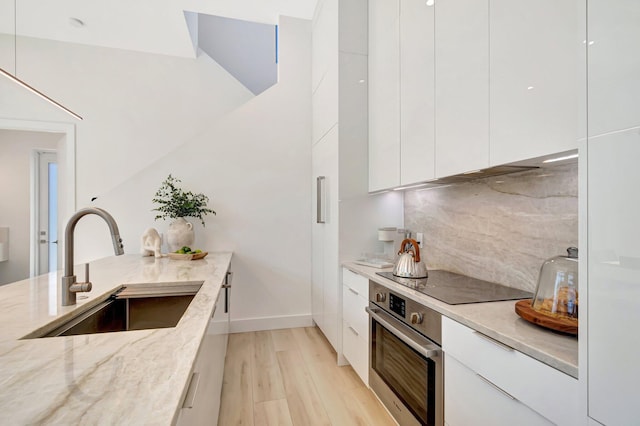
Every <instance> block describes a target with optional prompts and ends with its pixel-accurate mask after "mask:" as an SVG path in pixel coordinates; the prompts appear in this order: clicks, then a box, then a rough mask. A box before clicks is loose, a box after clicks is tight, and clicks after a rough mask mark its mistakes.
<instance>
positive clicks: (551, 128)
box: [489, 0, 584, 165]
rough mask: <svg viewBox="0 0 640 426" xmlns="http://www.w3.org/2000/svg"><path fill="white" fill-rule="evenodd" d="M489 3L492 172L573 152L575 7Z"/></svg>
mask: <svg viewBox="0 0 640 426" xmlns="http://www.w3.org/2000/svg"><path fill="white" fill-rule="evenodd" d="M490 3H491V8H490V10H491V12H490V17H489V23H490V34H491V36H490V70H491V74H490V83H489V87H490V101H489V104H490V108H491V115H490V131H489V133H490V135H491V142H490V148H491V150H490V164H491V165H499V164H505V163H509V162H513V161H518V160H524V159H528V158H533V157H539V156H542V155H547V154H553V153H556V152H562V151H568V150H571V149H576V148H577V147H578V142H577V139H578V135H577V128H578V90H579V89H580V90H584V87H578V82H579V81H581V79H579V78H578V77H579V70H580V68H579V65H580V64H579V63H578V56H579V52H580V48H581V47H582V48H584V47H583V46H584V45H583V44H582V42H583V39H582V38H581V36H580V34H579V33H578V16H579V13H578V7H579V2H577V1H575V0H538V1H534V2H532V1H528V0H490Z"/></svg>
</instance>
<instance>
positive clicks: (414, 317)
mask: <svg viewBox="0 0 640 426" xmlns="http://www.w3.org/2000/svg"><path fill="white" fill-rule="evenodd" d="M423 320H424V317H423V316H422V314H421V313H419V312H411V324H422V321H423Z"/></svg>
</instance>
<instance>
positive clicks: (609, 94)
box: [587, 0, 640, 136]
mask: <svg viewBox="0 0 640 426" xmlns="http://www.w3.org/2000/svg"><path fill="white" fill-rule="evenodd" d="M587 4H588V12H587V14H588V17H589V19H588V24H587V30H588V34H589V37H588V50H589V52H588V53H589V55H588V58H589V62H588V66H589V74H588V76H589V91H588V93H589V136H597V135H601V134H605V133H608V132H612V131H616V130H624V129H630V128H633V127H637V126H640V102H638V99H640V78H638V76H639V75H640V56H639V55H638V51H640V24H639V22H640V2H638V1H637V0H589V1H588V3H587Z"/></svg>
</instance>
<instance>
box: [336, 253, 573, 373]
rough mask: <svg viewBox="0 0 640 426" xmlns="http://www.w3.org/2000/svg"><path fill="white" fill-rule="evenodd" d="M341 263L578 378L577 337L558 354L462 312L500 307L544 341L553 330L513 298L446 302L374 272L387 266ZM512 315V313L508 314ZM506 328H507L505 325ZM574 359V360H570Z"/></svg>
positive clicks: (490, 309)
mask: <svg viewBox="0 0 640 426" xmlns="http://www.w3.org/2000/svg"><path fill="white" fill-rule="evenodd" d="M342 266H343V267H345V268H347V269H349V270H350V271H352V272H354V273H356V274H359V275H362V276H364V277H366V278H368V279H370V280H373V281H375V282H376V283H378V284H381V285H384V286H385V287H387V288H389V289H392V290H394V291H396V292H398V293H400V294H402V295H404V296H406V297H408V298H410V299H413V300H415V301H418V302H420V303H422V304H424V305H426V306H427V307H429V308H432V309H434V310H436V311H438V312H439V313H441V314H442V315H445V316H446V317H448V318H450V319H452V320H455V321H457V322H459V323H461V324H463V325H465V326H467V327H469V328H472V329H474V330H476V331H478V332H480V333H482V334H485V335H487V336H489V337H491V338H493V339H495V340H497V341H499V342H500V343H504V344H505V345H508V346H510V347H512V348H513V349H515V350H517V351H519V352H521V353H523V354H525V355H528V356H530V357H532V358H534V359H536V360H538V361H540V362H542V363H544V364H546V365H548V366H550V367H553V368H555V369H557V370H559V371H561V372H563V373H565V374H567V375H569V376H571V377H573V378H576V379H577V378H578V364H577V354H578V346H577V340H576V343H575V353H572V354H568V353H567V354H566V355H567V356H564V357H562V356H559V355H554V354H552V353H550V352H549V351H547V350H545V349H544V348H543V347H540V346H539V345H536V344H534V343H532V342H531V340H534V339H531V338H530V339H528V341H527V339H526V338H525V337H521V338H518V336H517V335H514V334H510V333H505V332H504V331H498V330H496V329H495V328H491V327H489V326H486V325H484V324H483V323H482V321H481V320H479V319H478V316H477V314H475V315H474V314H473V313H471V314H470V313H467V312H465V311H469V310H485V311H486V312H487V313H490V312H491V311H495V310H499V311H500V313H506V312H507V311H510V313H512V314H513V315H512V316H513V320H514V321H517V322H516V326H518V327H522V328H524V329H525V330H526V332H527V334H528V335H532V336H539V339H537V340H545V338H548V337H549V336H550V335H549V334H546V333H553V334H554V335H555V334H556V333H554V332H552V331H550V330H545V329H542V328H540V327H537V326H535V325H533V324H530V323H528V322H526V321H524V320H523V319H521V318H520V317H518V316H517V314H516V313H515V309H514V307H513V305H514V304H515V301H506V302H487V303H476V304H466V305H448V304H446V303H444V302H441V301H439V300H437V299H434V298H432V297H429V296H426V295H424V294H421V293H418V292H416V291H414V290H411V289H409V288H406V287H404V286H402V285H400V284H397V283H395V282H393V281H391V280H388V279H386V278H384V277H381V276H379V275H377V274H376V272H384V271H390V270H391V269H390V268H386V269H380V268H372V267H368V266H363V265H358V264H356V263H353V262H342ZM510 316H511V315H510ZM505 328H508V327H505ZM561 337H563V338H565V337H566V339H573V338H572V337H570V336H561ZM574 358H575V362H574V361H573V359H574Z"/></svg>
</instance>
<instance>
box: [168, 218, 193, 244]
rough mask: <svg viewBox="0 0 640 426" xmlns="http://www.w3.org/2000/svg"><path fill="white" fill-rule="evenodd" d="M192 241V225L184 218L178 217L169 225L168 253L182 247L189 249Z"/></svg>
mask: <svg viewBox="0 0 640 426" xmlns="http://www.w3.org/2000/svg"><path fill="white" fill-rule="evenodd" d="M194 241H195V233H194V232H193V224H191V223H189V222H187V221H186V219H185V218H183V217H179V218H177V219H176V220H174V221H173V222H171V223H170V224H169V230H168V231H167V245H168V246H169V251H170V252H174V251H176V250H179V249H181V248H182V247H184V246H187V247H191V246H192V245H193V242H194Z"/></svg>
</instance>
